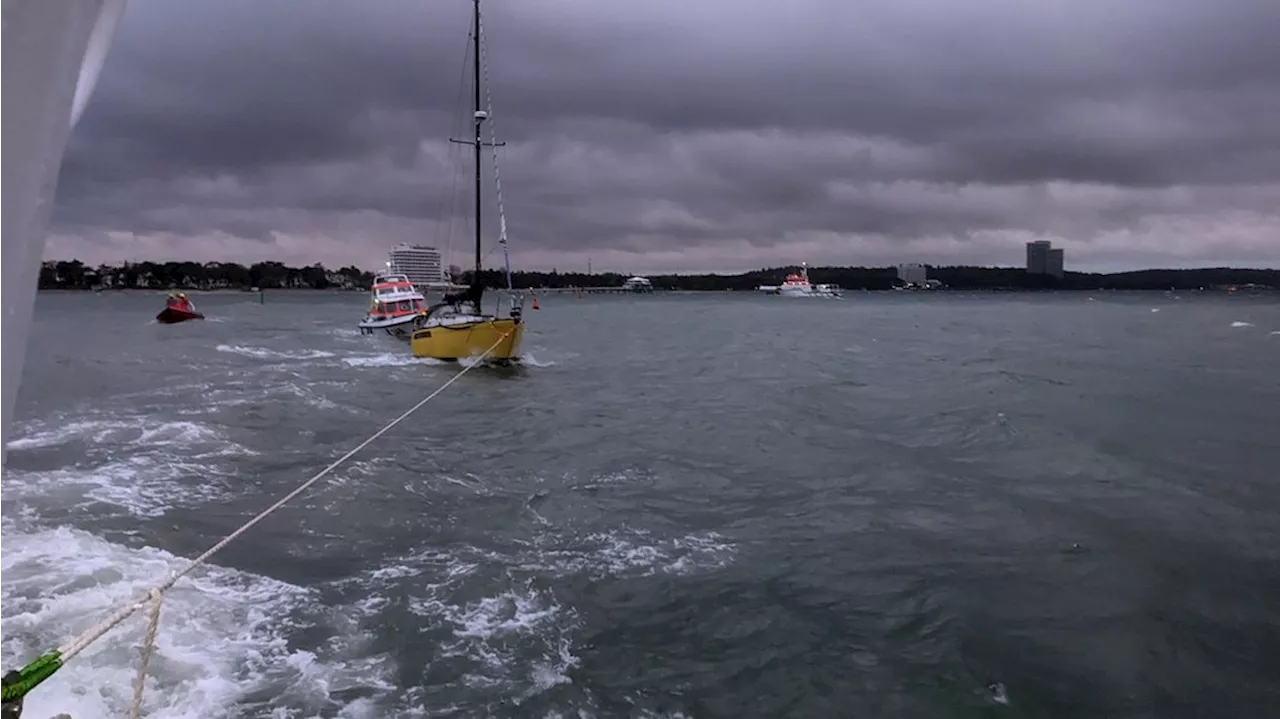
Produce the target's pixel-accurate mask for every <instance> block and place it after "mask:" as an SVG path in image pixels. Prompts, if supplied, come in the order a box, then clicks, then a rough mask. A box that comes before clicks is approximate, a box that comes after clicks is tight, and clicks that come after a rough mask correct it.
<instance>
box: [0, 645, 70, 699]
mask: <svg viewBox="0 0 1280 719" xmlns="http://www.w3.org/2000/svg"><path fill="white" fill-rule="evenodd" d="M61 668H62V654H61V653H59V652H58V650H56V649H55V650H53V651H51V652H49V653H48V654H44V655H42V656H40V657H38V658H37V659H36V660H35V661H33V662H31V663H30V664H28V665H26V666H25V667H23V668H22V669H19V670H18V671H16V672H9V673H8V674H6V675H5V677H4V688H3V693H2V694H0V701H3V702H5V703H8V702H11V701H15V700H18V699H21V698H23V697H25V696H26V695H27V692H30V691H31V690H32V689H35V688H36V687H37V686H39V685H40V683H41V682H43V681H44V680H46V679H48V678H49V677H51V676H53V673H54V672H56V671H58V670H59V669H61ZM14 674H16V675H17V676H16V677H15V676H13V675H14Z"/></svg>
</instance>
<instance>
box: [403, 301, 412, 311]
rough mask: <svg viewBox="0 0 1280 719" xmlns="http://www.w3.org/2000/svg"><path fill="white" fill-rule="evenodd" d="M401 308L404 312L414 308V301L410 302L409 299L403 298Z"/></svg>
mask: <svg viewBox="0 0 1280 719" xmlns="http://www.w3.org/2000/svg"><path fill="white" fill-rule="evenodd" d="M400 309H401V310H402V311H404V312H408V311H409V310H411V309H413V303H411V302H409V300H401V301H400Z"/></svg>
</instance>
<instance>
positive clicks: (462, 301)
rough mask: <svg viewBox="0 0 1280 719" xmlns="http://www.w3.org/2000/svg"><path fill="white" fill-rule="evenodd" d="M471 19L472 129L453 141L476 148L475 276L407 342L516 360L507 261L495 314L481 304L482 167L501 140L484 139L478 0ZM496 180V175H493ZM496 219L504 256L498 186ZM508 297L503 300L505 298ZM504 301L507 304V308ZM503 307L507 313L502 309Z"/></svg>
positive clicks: (519, 311) (517, 318)
mask: <svg viewBox="0 0 1280 719" xmlns="http://www.w3.org/2000/svg"><path fill="white" fill-rule="evenodd" d="M473 2H474V13H473V17H472V23H473V28H472V37H471V39H472V52H471V54H472V61H473V63H474V64H473V67H472V71H473V75H474V78H473V83H472V89H473V91H474V93H473V94H474V99H475V103H474V107H473V111H474V112H473V115H472V117H473V118H474V133H473V137H472V138H470V139H467V140H453V142H458V143H461V144H464V145H472V146H473V147H474V148H475V230H476V236H475V251H476V254H475V271H474V273H473V274H472V276H471V286H470V287H469V288H468V289H466V290H464V291H462V292H458V293H455V294H449V295H445V297H444V300H443V301H442V302H439V303H437V304H434V305H432V306H431V307H429V308H428V309H427V311H426V312H425V313H423V315H422V316H421V317H419V319H418V321H417V322H416V323H415V328H414V330H413V334H412V335H411V336H410V340H409V344H410V346H411V347H412V348H413V355H414V356H415V357H429V358H432V359H442V360H460V359H467V358H471V357H483V358H485V359H492V360H496V361H499V362H507V361H510V360H514V359H518V357H519V352H520V341H521V340H522V339H523V338H524V317H523V314H524V313H523V310H524V296H523V295H521V294H518V293H515V292H513V291H511V262H510V259H507V292H506V293H505V297H499V301H498V305H499V306H498V307H497V308H496V311H495V313H494V314H489V313H486V312H485V311H484V309H483V306H482V300H483V298H484V282H483V280H482V273H481V268H480V262H481V255H480V238H481V234H480V217H481V194H482V193H481V182H480V165H481V161H482V152H483V149H484V148H485V147H492V148H495V152H496V148H497V147H499V146H501V144H502V143H499V142H497V141H496V140H492V141H490V142H485V141H484V136H483V126H484V122H485V120H488V119H489V111H488V109H487V108H486V107H482V106H481V103H480V100H481V97H482V95H481V91H480V78H481V76H482V73H481V68H480V61H481V57H482V56H481V49H480V39H481V30H480V0H473ZM495 162H496V158H495ZM494 179H495V181H496V180H497V177H496V176H495V178H494ZM498 218H499V230H500V235H499V239H498V242H499V243H500V244H501V245H502V251H503V255H504V256H505V255H506V253H507V223H506V218H505V217H504V216H503V212H502V188H501V185H499V186H498ZM504 300H505V301H504ZM503 305H505V308H504V307H503ZM504 309H505V316H503V314H502V313H503V311H504Z"/></svg>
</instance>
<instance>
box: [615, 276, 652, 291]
mask: <svg viewBox="0 0 1280 719" xmlns="http://www.w3.org/2000/svg"><path fill="white" fill-rule="evenodd" d="M622 289H624V290H628V291H630V292H653V283H652V282H650V281H649V278H647V277H631V278H628V279H627V281H626V282H623V283H622Z"/></svg>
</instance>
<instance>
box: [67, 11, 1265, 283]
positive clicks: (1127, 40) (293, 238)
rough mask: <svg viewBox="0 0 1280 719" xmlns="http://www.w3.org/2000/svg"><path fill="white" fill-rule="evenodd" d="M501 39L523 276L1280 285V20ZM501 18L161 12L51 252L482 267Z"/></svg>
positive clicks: (1032, 20) (763, 14) (544, 16)
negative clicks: (836, 271) (1054, 247)
mask: <svg viewBox="0 0 1280 719" xmlns="http://www.w3.org/2000/svg"><path fill="white" fill-rule="evenodd" d="M483 10H484V12H485V23H486V24H485V33H486V37H487V40H488V45H489V54H488V59H489V72H490V80H491V83H490V84H491V90H492V94H493V103H494V118H495V124H496V129H497V131H498V134H499V136H500V137H499V139H501V140H505V141H506V142H507V143H508V145H507V146H506V148H504V149H503V151H502V154H501V156H500V162H501V173H502V179H503V193H504V195H505V198H504V199H505V204H506V211H507V219H508V224H509V235H510V243H511V251H512V262H513V265H515V266H516V267H523V268H529V269H550V268H552V267H557V268H559V269H561V270H562V271H563V270H585V269H586V266H587V262H588V258H590V259H591V262H592V264H593V266H594V268H595V269H596V270H597V271H599V270H602V269H616V270H620V271H626V272H649V273H656V272H671V271H742V270H747V269H753V268H757V267H762V266H773V265H779V264H789V263H799V262H801V261H807V262H809V263H810V264H815V265H886V264H894V263H897V262H902V261H919V262H928V263H934V264H1003V265H1017V264H1020V263H1021V262H1022V260H1023V257H1024V249H1023V243H1024V242H1026V241H1027V240H1030V239H1050V240H1053V241H1054V243H1055V244H1058V245H1061V246H1064V247H1065V248H1066V249H1067V255H1066V256H1067V264H1068V269H1088V270H1112V269H1121V268H1132V267H1153V266H1159V267H1180V266H1200V265H1223V264H1228V265H1237V266H1280V41H1277V28H1280V2H1277V1H1276V0H1105V1H1104V0H964V1H960V0H783V1H779V0H769V1H768V2H765V1H763V0H680V1H678V2H677V1H676V0H644V1H643V2H641V1H634V2H633V1H630V0H486V1H485V4H484V6H483ZM469 12H470V3H469V2H467V0H341V1H338V0H130V2H129V8H128V12H127V14H126V15H125V18H124V20H123V22H122V23H121V26H120V29H119V32H118V34H117V36H116V41H115V44H114V46H113V48H112V52H111V55H110V56H109V57H108V61H107V64H106V67H105V68H104V70H103V73H102V77H101V80H100V82H99V85H98V89H97V91H96V93H95V95H94V98H93V101H92V103H91V104H90V106H89V108H88V111H87V112H86V115H85V117H84V120H83V121H82V122H81V124H80V126H79V127H78V128H77V131H76V134H75V136H74V138H73V141H72V146H71V148H70V149H69V151H68V154H67V159H66V163H65V165H64V168H63V172H62V177H61V184H60V187H59V199H58V207H57V211H56V213H55V216H54V225H53V227H52V229H51V238H50V243H49V249H48V252H47V254H48V256H49V257H50V258H58V259H66V258H70V257H78V258H80V259H81V260H84V261H88V262H93V263H98V262H119V261H122V260H135V261H136V260H144V259H147V260H171V259H195V260H202V261H203V260H224V261H241V262H246V263H247V262H253V261H258V260H264V259H277V260H281V261H284V262H287V263H290V264H309V263H312V262H317V261H319V262H323V263H325V264H326V265H330V266H337V265H342V264H348V263H355V264H357V265H360V266H363V267H369V268H372V267H375V266H377V265H380V264H381V262H382V260H383V259H385V253H386V250H387V249H388V248H389V247H390V246H391V245H392V244H394V243H396V242H400V241H404V240H410V241H419V242H424V243H427V244H436V245H438V246H440V247H441V248H442V249H447V250H448V251H449V252H450V257H449V261H451V262H454V263H457V264H463V265H466V264H468V263H469V260H468V256H469V250H468V243H469V242H470V239H469V236H468V230H467V224H466V223H467V220H466V216H467V214H468V212H467V211H468V210H469V204H468V203H469V202H470V199H469V191H470V184H469V179H468V178H469V175H468V174H467V173H469V172H470V166H469V158H468V156H467V148H465V147H463V146H460V145H451V144H450V143H449V142H448V137H449V136H450V133H451V132H452V133H453V136H454V137H462V136H463V135H462V134H460V133H461V129H460V124H459V123H460V122H465V114H464V113H469V110H468V108H467V107H466V104H467V103H468V101H469V97H467V96H465V95H462V94H460V89H461V88H460V82H461V81H462V75H461V73H462V71H463V69H464V67H465V58H466V56H465V54H464V53H465V50H466V45H467V33H468V29H469V21H470V19H469ZM490 163H491V160H490V159H489V158H488V157H486V162H485V164H486V167H485V170H486V180H485V183H486V184H485V189H486V194H487V197H486V201H488V202H489V204H490V206H491V207H492V206H493V202H492V187H493V185H492V178H491V174H490V172H491V166H490ZM486 222H488V223H489V224H488V227H489V228H496V223H494V222H491V221H490V220H489V219H488V218H487V219H486ZM486 234H488V233H487V232H486ZM493 246H494V242H493V238H492V237H490V238H487V239H486V253H489V254H488V258H487V264H488V265H490V266H498V264H499V263H500V261H501V258H500V254H499V253H498V252H496V251H493V250H492V249H491V248H493Z"/></svg>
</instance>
